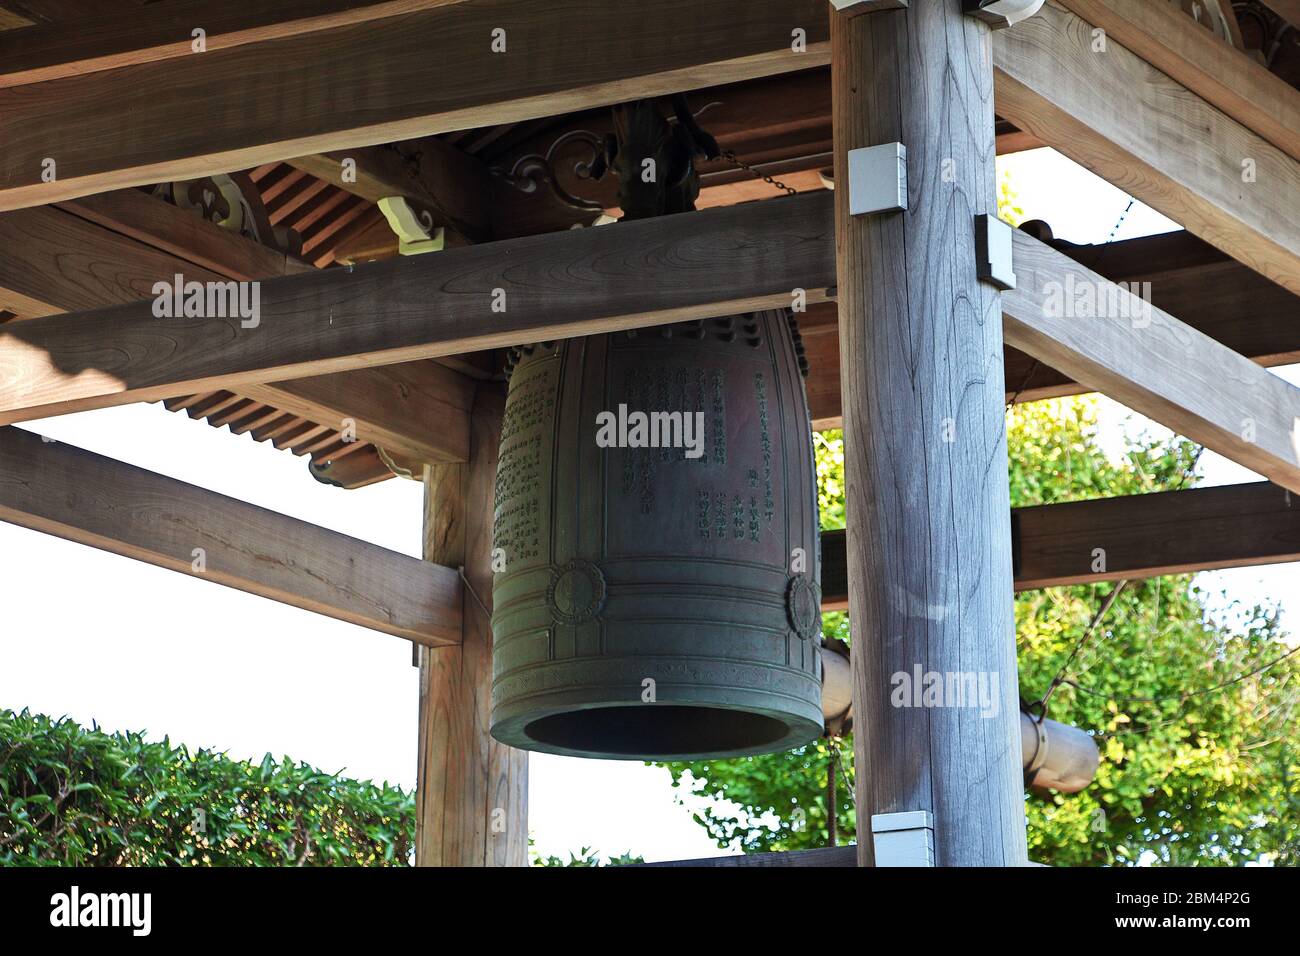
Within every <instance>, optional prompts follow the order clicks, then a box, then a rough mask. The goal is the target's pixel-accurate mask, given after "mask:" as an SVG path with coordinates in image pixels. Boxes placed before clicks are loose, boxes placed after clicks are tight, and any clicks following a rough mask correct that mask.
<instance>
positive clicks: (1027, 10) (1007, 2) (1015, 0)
mask: <svg viewBox="0 0 1300 956" xmlns="http://www.w3.org/2000/svg"><path fill="white" fill-rule="evenodd" d="M1043 3H1044V0H962V12H963V13H969V14H970V15H971V16H973V17H977V18H979V19H980V20H983V21H984V22H985V23H987V24H988V25H989V26H991V27H992V28H993V29H994V30H1005V29H1006V28H1007V27H1013V26H1015V25H1016V24H1017V23H1019V22H1020V21H1021V20H1026V19H1028V18H1029V17H1032V16H1033V15H1034V14H1035V13H1037V12H1038V11H1039V10H1040V9H1041V8H1042V6H1043Z"/></svg>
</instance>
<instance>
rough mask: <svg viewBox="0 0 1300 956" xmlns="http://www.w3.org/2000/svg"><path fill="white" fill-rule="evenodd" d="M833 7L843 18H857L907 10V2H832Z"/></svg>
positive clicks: (874, 0)
mask: <svg viewBox="0 0 1300 956" xmlns="http://www.w3.org/2000/svg"><path fill="white" fill-rule="evenodd" d="M831 6H832V7H834V8H835V12H836V13H838V14H841V15H842V16H846V17H856V16H857V15H858V14H859V13H875V12H876V11H877V10H906V9H907V0H831Z"/></svg>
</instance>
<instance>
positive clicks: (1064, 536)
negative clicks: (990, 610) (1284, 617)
mask: <svg viewBox="0 0 1300 956" xmlns="http://www.w3.org/2000/svg"><path fill="white" fill-rule="evenodd" d="M1012 515H1013V517H1012V522H1013V527H1014V538H1015V541H1016V542H1017V543H1018V548H1017V559H1018V560H1017V564H1016V571H1015V586H1016V590H1017V591H1028V590H1033V589H1034V588H1047V587H1056V586H1057V585H1063V584H1094V583H1096V582H1099V581H1117V580H1120V579H1122V578H1128V579H1134V578H1150V577H1156V576H1158V575H1162V574H1189V573H1191V572H1194V571H1209V570H1213V569H1216V568H1243V567H1254V566H1258V565H1264V564H1282V563H1286V562H1292V561H1300V497H1294V496H1292V495H1291V494H1290V493H1289V492H1288V491H1286V490H1285V489H1284V488H1279V487H1278V486H1277V485H1275V484H1273V483H1272V482H1268V481H1257V482H1251V483H1249V484H1244V485H1226V486H1223V487H1219V488H1191V489H1187V490H1185V491H1165V492H1157V493H1154V494H1148V495H1125V496H1122V497H1117V498H1093V499H1090V500H1088V501H1069V502H1062V503H1060V504H1051V505H1038V506H1036V507H1032V508H1015V509H1013V510H1012ZM821 541H822V582H821V583H822V610H823V611H843V610H847V609H848V606H849V594H848V570H847V568H846V566H845V561H846V557H847V556H846V553H845V538H844V532H843V531H823V532H822V536H821ZM1098 549H1100V550H1098Z"/></svg>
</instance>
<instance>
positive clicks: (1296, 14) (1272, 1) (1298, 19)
mask: <svg viewBox="0 0 1300 956" xmlns="http://www.w3.org/2000/svg"><path fill="white" fill-rule="evenodd" d="M1264 5H1265V6H1266V7H1268V8H1269V9H1270V10H1272V11H1273V12H1274V13H1276V14H1277V15H1278V16H1279V17H1281V18H1282V19H1283V20H1286V21H1287V22H1288V23H1290V24H1291V26H1293V27H1297V28H1300V0H1265V3H1264Z"/></svg>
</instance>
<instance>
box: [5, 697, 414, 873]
mask: <svg viewBox="0 0 1300 956" xmlns="http://www.w3.org/2000/svg"><path fill="white" fill-rule="evenodd" d="M414 833H415V801H414V798H413V797H412V795H411V794H408V793H405V792H403V791H402V790H401V789H399V788H395V787H388V786H377V785H375V784H372V783H370V782H368V781H358V780H350V779H348V778H346V777H340V776H335V775H331V774H327V773H322V772H320V771H318V770H315V769H313V768H311V767H309V766H307V765H306V764H302V763H294V762H293V761H291V760H289V758H287V757H286V758H284V759H283V760H281V761H279V762H276V761H275V760H273V759H272V758H271V755H270V754H267V755H266V757H265V759H263V760H262V762H261V763H260V764H259V763H252V762H247V761H242V760H234V759H231V758H229V757H226V756H225V755H223V754H220V753H213V752H212V751H209V750H198V751H195V752H193V753H191V752H190V751H189V750H187V749H186V748H185V747H173V746H172V745H171V743H170V742H169V741H167V740H163V741H162V742H150V741H146V740H145V739H144V737H143V735H141V734H138V733H117V734H107V733H104V732H102V731H100V730H98V729H95V728H92V729H89V730H88V729H85V728H83V727H81V726H79V725H78V724H76V723H75V722H73V721H71V720H68V719H66V718H65V719H59V720H53V719H51V718H49V717H44V716H40V715H35V714H31V713H29V712H28V711H26V710H24V711H22V712H21V713H15V712H14V711H11V710H0V865H3V866H15V865H34V866H42V865H80V866H336V865H364V866H384V865H397V866H404V865H407V864H408V863H409V861H410V856H411V852H412V847H413V845H414Z"/></svg>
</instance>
